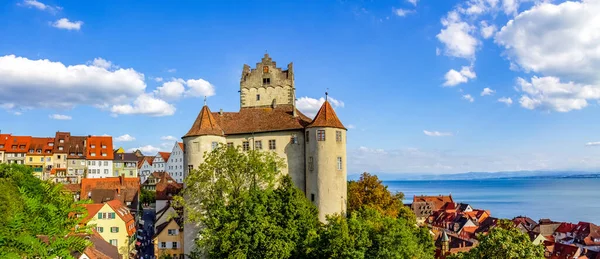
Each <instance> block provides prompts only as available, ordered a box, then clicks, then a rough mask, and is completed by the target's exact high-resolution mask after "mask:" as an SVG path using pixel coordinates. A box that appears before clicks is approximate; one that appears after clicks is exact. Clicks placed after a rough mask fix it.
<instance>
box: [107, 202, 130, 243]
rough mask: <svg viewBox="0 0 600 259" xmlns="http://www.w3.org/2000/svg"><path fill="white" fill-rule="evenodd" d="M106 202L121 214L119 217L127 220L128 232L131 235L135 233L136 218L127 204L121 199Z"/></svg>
mask: <svg viewBox="0 0 600 259" xmlns="http://www.w3.org/2000/svg"><path fill="white" fill-rule="evenodd" d="M106 204H108V206H110V207H111V208H112V209H113V210H114V211H115V212H116V214H117V215H119V217H120V218H121V219H122V220H123V221H124V222H125V225H126V226H127V234H128V235H129V236H131V235H132V234H133V233H135V227H132V226H134V225H135V220H134V218H133V215H131V212H130V211H129V209H128V208H127V207H126V206H125V204H123V203H122V202H121V201H119V200H112V201H109V202H107V203H106Z"/></svg>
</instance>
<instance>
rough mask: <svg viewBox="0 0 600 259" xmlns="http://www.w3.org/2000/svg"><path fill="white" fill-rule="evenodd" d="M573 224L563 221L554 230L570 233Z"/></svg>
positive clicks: (573, 226)
mask: <svg viewBox="0 0 600 259" xmlns="http://www.w3.org/2000/svg"><path fill="white" fill-rule="evenodd" d="M575 226H576V225H575V224H572V223H567V222H563V223H561V224H560V226H558V228H557V229H556V230H555V231H554V232H557V233H570V232H571V231H573V229H574V228H575Z"/></svg>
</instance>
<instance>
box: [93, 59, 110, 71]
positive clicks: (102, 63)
mask: <svg viewBox="0 0 600 259" xmlns="http://www.w3.org/2000/svg"><path fill="white" fill-rule="evenodd" d="M92 65H93V66H95V67H101V68H104V69H110V68H111V67H113V64H112V62H110V61H108V60H106V59H103V58H95V59H94V61H92Z"/></svg>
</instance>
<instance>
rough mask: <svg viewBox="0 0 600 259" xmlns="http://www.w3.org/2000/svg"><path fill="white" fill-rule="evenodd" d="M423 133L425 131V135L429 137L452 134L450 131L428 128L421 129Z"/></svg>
mask: <svg viewBox="0 0 600 259" xmlns="http://www.w3.org/2000/svg"><path fill="white" fill-rule="evenodd" d="M423 133H425V135H427V136H430V137H448V136H452V135H453V134H452V132H439V131H428V130H423Z"/></svg>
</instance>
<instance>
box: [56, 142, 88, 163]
mask: <svg viewBox="0 0 600 259" xmlns="http://www.w3.org/2000/svg"><path fill="white" fill-rule="evenodd" d="M55 141H56V139H55ZM86 141H87V137H84V136H69V141H68V142H67V145H66V150H67V151H66V152H68V153H67V158H70V159H85V157H86V155H87V153H86V152H85V151H86V148H85V146H86Z"/></svg>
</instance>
